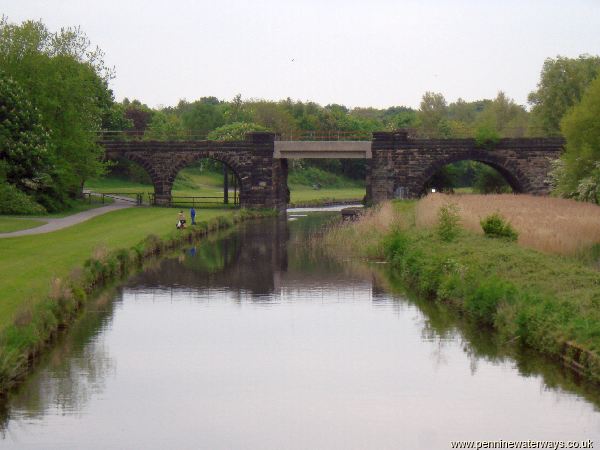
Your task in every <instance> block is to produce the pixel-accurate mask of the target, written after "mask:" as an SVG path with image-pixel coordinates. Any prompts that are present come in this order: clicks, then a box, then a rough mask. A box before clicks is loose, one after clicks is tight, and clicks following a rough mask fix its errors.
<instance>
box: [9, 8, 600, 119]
mask: <svg viewBox="0 0 600 450" xmlns="http://www.w3.org/2000/svg"><path fill="white" fill-rule="evenodd" d="M0 12H2V13H3V14H5V15H6V16H8V19H9V20H10V21H11V22H20V21H22V20H25V19H41V20H42V21H43V22H44V23H45V24H46V25H47V26H48V27H49V28H50V29H51V30H56V29H58V28H60V27H62V26H72V25H80V26H81V27H82V29H83V30H84V31H85V32H86V34H87V35H88V37H89V38H90V39H91V40H92V42H93V43H94V44H96V45H98V46H99V47H100V48H101V49H102V50H104V52H105V53H106V62H107V64H108V65H110V66H114V67H115V69H116V78H115V79H114V80H113V81H112V88H113V90H114V92H115V96H116V98H117V99H118V100H121V99H122V98H124V97H129V98H138V99H140V100H141V101H143V102H144V103H147V104H149V105H150V106H157V105H174V104H176V103H177V101H178V100H179V99H181V98H185V99H187V100H194V99H197V98H199V97H203V96H211V95H212V96H216V97H218V98H220V99H231V98H233V96H234V95H236V94H238V93H240V94H242V97H243V98H264V99H271V100H279V99H283V98H286V97H291V98H292V99H298V100H312V101H316V102H318V103H321V104H323V105H325V104H328V103H342V104H345V105H347V106H351V107H354V106H375V107H386V106H392V105H406V106H413V107H418V105H419V101H420V98H421V96H422V95H423V93H424V92H425V91H428V90H429V91H436V92H441V93H443V94H444V96H445V97H446V99H447V100H448V101H449V102H451V101H455V100H456V99H458V98H459V97H462V98H463V99H466V100H476V99H481V98H492V97H494V96H495V95H496V93H497V92H498V90H503V91H505V92H506V93H507V94H508V95H509V96H510V97H512V98H514V99H515V100H516V101H517V102H518V103H521V104H525V103H526V101H527V94H528V92H530V91H531V90H532V89H534V88H535V86H536V83H537V82H538V80H539V74H540V70H541V67H542V63H543V62H544V59H545V58H547V57H555V56H556V55H564V56H570V57H575V56H578V55H579V54H582V53H590V54H599V53H600V0H568V1H527V0H515V1H513V0H504V1H493V2H492V1H487V0H477V1H476V0H473V1H467V0H463V1H451V0H437V1H435V0H430V1H427V0H421V1H418V0H415V1H401V0H395V1H394V0H370V1H366V0H364V1H354V0H344V1H341V0H304V1H300V0H298V1H286V0H252V1H242V0H214V1H204V0H198V1H192V0H187V1H186V0H170V1H169V0H161V1H156V0H135V1H130V0H95V1H86V0H0Z"/></svg>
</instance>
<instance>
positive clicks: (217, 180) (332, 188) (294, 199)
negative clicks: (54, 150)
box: [86, 167, 365, 205]
mask: <svg viewBox="0 0 600 450" xmlns="http://www.w3.org/2000/svg"><path fill="white" fill-rule="evenodd" d="M316 183H319V184H320V185H321V188H320V189H315V188H314V187H313V186H314V185H315V184H316ZM288 185H289V188H290V194H291V199H290V202H291V204H315V205H316V204H322V203H327V202H334V201H348V200H356V201H359V202H360V201H361V200H362V198H363V197H364V195H365V188H364V186H363V185H361V184H360V183H359V182H357V181H355V180H349V179H347V178H344V177H341V176H338V175H334V174H330V173H328V172H325V171H322V170H319V169H315V168H307V169H303V170H301V171H295V172H294V171H292V172H291V173H290V175H289V178H288ZM86 188H87V189H91V190H92V191H94V192H100V193H102V192H119V193H137V192H146V193H148V192H153V191H154V188H153V187H152V185H150V184H143V183H136V182H132V181H129V180H123V179H119V178H103V179H100V180H92V181H90V182H88V183H87V184H86ZM231 192H232V193H233V190H232V191H231ZM172 194H173V196H183V197H193V196H203V197H204V196H206V197H212V196H222V195H223V176H222V175H221V174H219V173H215V172H206V171H205V172H202V171H200V170H199V169H198V168H194V167H190V168H186V169H183V170H181V172H180V173H179V175H178V176H177V178H176V179H175V183H174V185H173V192H172ZM216 201H217V202H218V201H219V200H218V199H217V200H216Z"/></svg>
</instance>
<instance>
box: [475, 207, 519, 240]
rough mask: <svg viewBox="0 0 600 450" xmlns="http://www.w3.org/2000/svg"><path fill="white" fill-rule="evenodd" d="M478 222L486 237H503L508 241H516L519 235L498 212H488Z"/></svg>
mask: <svg viewBox="0 0 600 450" xmlns="http://www.w3.org/2000/svg"><path fill="white" fill-rule="evenodd" d="M480 223H481V228H482V229H483V232H484V234H485V235H486V236H487V237H491V238H505V239H508V240H509V241H516V240H517V239H518V237H519V233H517V231H516V230H515V229H514V228H513V227H512V226H511V224H510V223H509V222H507V221H506V220H505V219H504V217H502V215H501V214H500V213H494V214H490V215H489V216H487V217H486V218H485V219H483V220H482V221H481V222H480Z"/></svg>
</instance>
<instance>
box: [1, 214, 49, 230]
mask: <svg viewBox="0 0 600 450" xmlns="http://www.w3.org/2000/svg"><path fill="white" fill-rule="evenodd" d="M45 223H46V222H44V221H42V220H32V219H18V218H16V217H10V216H0V233H11V232H13V231H19V230H28V229H29V228H35V227H39V226H41V225H44V224H45Z"/></svg>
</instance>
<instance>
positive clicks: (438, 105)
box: [417, 92, 450, 138]
mask: <svg viewBox="0 0 600 450" xmlns="http://www.w3.org/2000/svg"><path fill="white" fill-rule="evenodd" d="M447 114H448V105H447V104H446V99H445V98H444V96H443V95H442V94H439V93H435V92H425V94H424V95H423V99H422V100H421V106H420V108H419V111H417V128H418V129H419V132H420V133H421V134H423V135H424V136H425V137H430V138H435V137H448V136H449V135H450V126H449V124H448V119H447Z"/></svg>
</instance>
